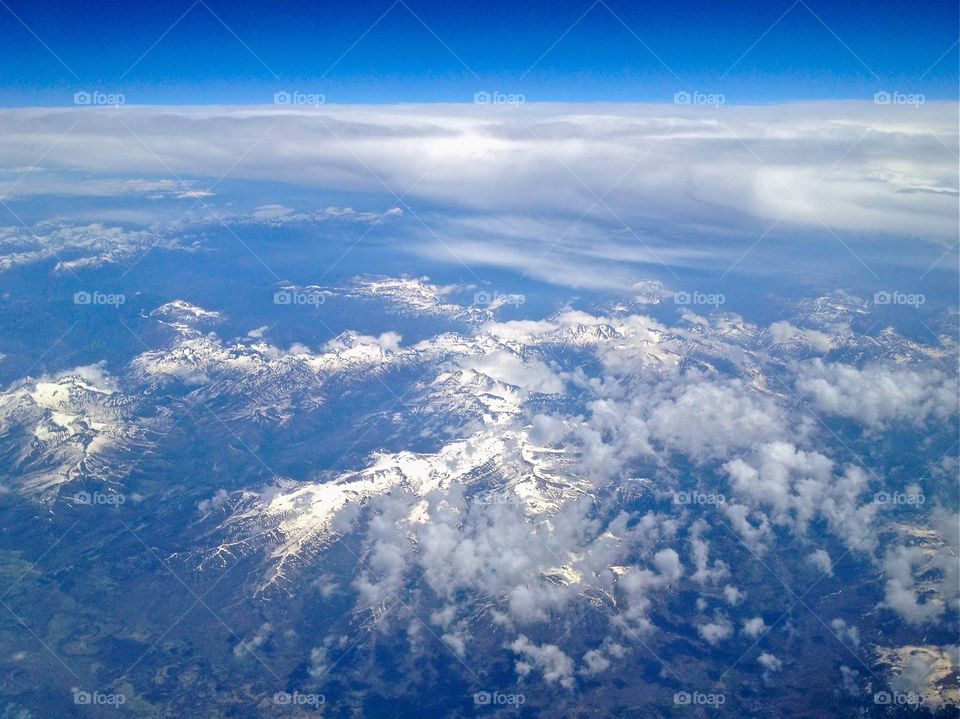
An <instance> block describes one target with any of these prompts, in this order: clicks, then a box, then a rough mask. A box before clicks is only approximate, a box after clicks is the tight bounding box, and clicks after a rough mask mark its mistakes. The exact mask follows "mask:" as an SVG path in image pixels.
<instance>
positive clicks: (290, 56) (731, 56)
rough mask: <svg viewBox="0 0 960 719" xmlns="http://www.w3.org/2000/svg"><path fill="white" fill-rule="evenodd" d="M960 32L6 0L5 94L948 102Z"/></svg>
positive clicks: (614, 14)
mask: <svg viewBox="0 0 960 719" xmlns="http://www.w3.org/2000/svg"><path fill="white" fill-rule="evenodd" d="M957 38H958V7H957V3H955V2H950V1H946V2H939V1H937V0H932V1H930V2H923V3H918V4H915V3H902V2H890V1H884V0H881V1H879V2H876V1H873V0H870V1H868V0H849V1H844V2H826V1H825V0H774V1H770V0H766V1H762V0H736V2H693V1H690V0H671V1H670V2H657V3H652V2H624V0H551V2H525V3H515V2H499V1H495V2H483V1H481V0H462V1H460V2H457V3H450V2H443V1H434V0H380V1H378V2H368V1H366V0H361V1H359V2H356V1H344V0H336V1H334V2H322V3H321V2H317V3H302V2H297V3H291V2H282V1H281V2H275V3H269V4H264V3H262V2H248V1H247V0H240V1H237V2H226V1H225V0H174V1H172V2H168V3H131V2H120V1H119V0H106V1H104V2H95V3H94V2H75V1H67V0H53V1H51V2H44V3H37V2H31V1H30V0H0V47H2V48H3V53H2V57H0V106H31V105H70V104H72V103H73V94H74V93H76V92H81V91H86V92H102V93H108V94H109V93H121V94H123V95H124V98H125V101H126V103H127V104H260V103H267V104H268V103H271V102H272V101H273V95H274V93H276V92H280V91H288V92H294V91H299V92H304V93H314V94H317V95H322V96H323V97H324V99H325V101H326V102H328V103H406V102H416V103H420V102H467V103H469V102H472V101H473V96H474V94H475V93H477V92H501V93H505V94H518V95H523V96H524V98H525V99H526V101H528V102H535V101H558V102H596V101H611V102H667V103H669V102H672V100H673V96H674V94H675V93H677V92H702V93H708V94H709V93H713V94H722V95H723V96H724V98H725V102H727V103H728V104H729V103H733V104H751V103H772V102H783V101H791V100H810V99H833V98H843V99H870V98H872V96H873V95H874V93H876V92H878V91H888V92H901V93H909V94H922V95H924V96H925V97H926V98H928V99H955V98H957V96H958V93H957V86H958V69H957V68H958V46H957Z"/></svg>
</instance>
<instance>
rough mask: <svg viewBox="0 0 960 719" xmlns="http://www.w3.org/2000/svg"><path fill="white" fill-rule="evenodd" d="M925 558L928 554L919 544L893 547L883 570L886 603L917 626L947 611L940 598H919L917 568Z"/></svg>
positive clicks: (884, 562) (932, 620)
mask: <svg viewBox="0 0 960 719" xmlns="http://www.w3.org/2000/svg"><path fill="white" fill-rule="evenodd" d="M926 561H927V557H926V556H925V554H924V552H923V550H922V549H921V548H920V547H892V548H891V549H890V550H889V551H888V552H887V555H886V557H885V558H884V561H883V571H884V574H885V575H886V576H887V583H886V587H885V595H884V600H883V603H884V606H886V607H888V608H889V609H891V610H893V611H894V612H896V613H897V614H899V615H900V616H901V617H903V618H904V619H905V620H906V621H907V622H909V623H910V624H914V625H922V624H928V623H930V622H934V621H936V620H938V619H939V618H940V616H941V615H942V614H943V612H944V606H943V599H942V598H941V597H939V596H932V597H928V598H926V599H925V600H921V598H920V592H919V589H918V587H917V586H916V577H915V576H914V568H915V567H917V566H918V565H921V564H923V563H925V562H926ZM954 561H956V560H955V559H954Z"/></svg>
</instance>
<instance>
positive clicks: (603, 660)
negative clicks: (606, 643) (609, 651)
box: [580, 649, 610, 677]
mask: <svg viewBox="0 0 960 719" xmlns="http://www.w3.org/2000/svg"><path fill="white" fill-rule="evenodd" d="M583 665H584V666H583V668H581V669H580V674H582V675H583V676H586V677H592V676H596V675H597V674H602V673H603V672H605V671H606V670H607V669H609V668H610V660H609V659H607V657H606V656H604V654H603V652H602V651H600V650H599V649H591V650H590V651H588V652H587V653H586V654H584V655H583Z"/></svg>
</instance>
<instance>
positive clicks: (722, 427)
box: [647, 380, 787, 459]
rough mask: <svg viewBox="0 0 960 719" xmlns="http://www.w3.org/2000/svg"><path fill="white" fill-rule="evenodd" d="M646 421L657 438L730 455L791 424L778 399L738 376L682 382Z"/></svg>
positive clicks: (706, 455)
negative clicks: (749, 386) (747, 385)
mask: <svg viewBox="0 0 960 719" xmlns="http://www.w3.org/2000/svg"><path fill="white" fill-rule="evenodd" d="M647 425H648V427H649V428H650V433H651V436H652V437H653V438H655V439H658V440H660V441H661V442H663V443H664V444H665V445H666V446H667V447H669V448H671V449H675V450H677V451H680V452H683V453H684V454H687V455H689V456H690V457H693V458H695V459H711V458H721V457H726V456H728V455H729V454H730V453H731V452H733V451H734V450H737V449H746V448H749V447H751V446H753V445H754V444H756V443H757V442H759V441H761V440H763V439H764V438H766V437H770V436H772V437H774V438H777V437H780V436H783V434H784V433H785V431H786V428H787V422H786V420H785V418H784V416H783V414H782V411H781V410H780V409H779V408H778V407H777V406H776V404H775V403H774V402H773V401H772V400H771V399H769V398H767V397H763V396H762V395H759V394H758V393H756V392H750V391H748V390H747V389H746V388H745V387H744V386H743V383H742V382H740V381H739V380H730V381H727V382H706V381H705V382H699V383H696V384H692V385H689V386H681V387H680V388H679V390H678V392H677V396H676V397H675V398H673V399H669V400H666V401H665V402H663V403H661V404H659V405H657V406H656V407H655V408H654V409H653V411H652V412H651V415H650V419H649V421H648V423H647Z"/></svg>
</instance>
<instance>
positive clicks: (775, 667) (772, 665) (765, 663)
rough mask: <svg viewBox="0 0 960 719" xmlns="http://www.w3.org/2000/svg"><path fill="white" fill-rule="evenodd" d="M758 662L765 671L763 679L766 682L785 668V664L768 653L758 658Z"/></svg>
mask: <svg viewBox="0 0 960 719" xmlns="http://www.w3.org/2000/svg"><path fill="white" fill-rule="evenodd" d="M757 662H758V663H759V664H760V666H761V667H763V669H764V672H763V677H764V679H765V680H766V679H768V678H769V676H770V674H773V673H774V672H779V671H780V670H781V669H782V668H783V662H781V661H780V660H779V659H777V658H776V657H775V656H774V655H773V654H769V653H768V652H762V653H761V654H760V656H759V657H757Z"/></svg>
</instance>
